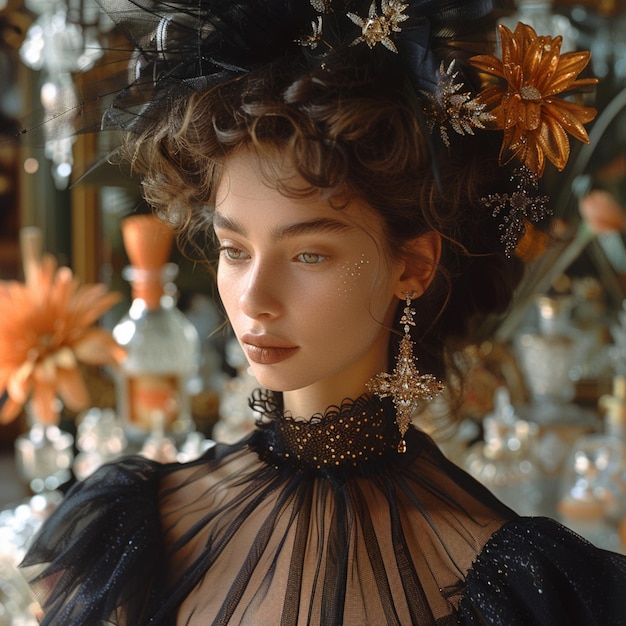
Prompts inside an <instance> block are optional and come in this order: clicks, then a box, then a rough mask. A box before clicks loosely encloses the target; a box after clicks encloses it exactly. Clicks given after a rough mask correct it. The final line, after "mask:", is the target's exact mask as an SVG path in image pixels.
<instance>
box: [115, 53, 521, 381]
mask: <svg viewBox="0 0 626 626" xmlns="http://www.w3.org/2000/svg"><path fill="white" fill-rule="evenodd" d="M361 48H364V47H361ZM361 48H359V49H357V48H355V49H354V50H353V51H352V50H351V51H350V52H349V53H347V54H346V55H344V56H343V57H342V61H341V63H339V62H336V63H334V64H333V65H330V66H325V67H318V68H311V67H309V66H307V65H305V64H304V63H302V62H298V61H294V60H289V59H285V60H281V61H278V62H276V63H274V64H271V65H269V66H267V65H266V66H264V67H263V68H262V69H259V70H258V71H253V72H249V73H246V74H244V75H242V76H240V77H238V78H236V79H234V80H230V81H228V82H225V83H222V84H219V85H216V86H214V87H212V88H209V89H206V90H204V91H202V92H191V93H189V94H185V95H184V96H182V97H179V98H177V99H175V100H174V101H172V102H171V103H169V105H168V109H167V111H166V114H164V115H163V116H162V117H161V119H158V120H155V121H154V123H153V124H152V125H151V127H150V128H149V129H147V130H146V131H144V132H143V133H142V134H141V135H139V136H136V135H129V137H128V140H127V143H126V145H125V157H126V158H127V159H128V160H129V161H130V162H131V164H132V165H133V167H134V168H135V169H136V170H138V171H139V172H140V173H141V174H142V175H143V190H144V196H145V198H146V200H147V202H148V203H149V204H151V205H152V206H153V207H154V208H155V209H156V210H157V211H158V212H159V213H160V214H162V215H164V216H165V217H166V218H167V219H169V220H174V221H176V222H177V223H178V224H179V225H180V226H181V229H182V230H183V231H184V232H185V233H186V235H187V236H188V237H190V238H192V237H193V234H194V233H198V232H205V233H206V232H207V230H209V228H208V226H209V225H210V224H209V222H210V217H211V207H212V204H213V202H214V197H215V191H216V188H217V186H218V184H219V181H220V177H221V172H222V163H223V161H224V159H225V158H226V157H227V156H228V155H229V154H231V153H233V152H234V151H236V150H238V149H239V148H241V147H242V146H249V145H252V146H254V148H255V150H256V151H257V152H258V153H259V154H261V155H263V154H270V153H272V152H274V153H275V151H276V149H279V150H280V151H281V153H282V154H286V155H287V156H288V157H290V159H291V160H292V162H293V163H294V165H295V167H296V170H297V172H298V173H299V174H300V176H301V177H302V178H303V179H304V180H305V181H306V182H307V183H308V184H309V188H308V189H307V190H306V193H309V194H313V193H322V194H325V195H326V196H327V197H329V198H330V199H332V200H334V201H335V202H336V205H337V209H338V210H341V207H342V206H345V204H344V203H345V199H346V198H349V197H350V196H352V197H354V196H358V197H360V198H363V199H365V200H366V201H367V202H368V203H369V205H370V206H371V207H372V208H373V209H374V210H375V211H376V212H377V213H378V214H379V215H380V216H381V217H382V219H383V222H384V224H385V225H386V235H387V242H386V248H387V250H388V251H389V252H390V253H391V254H400V253H403V252H405V250H404V249H403V244H406V243H407V242H409V241H410V240H412V239H414V238H415V237H417V236H419V235H421V234H423V233H425V232H428V231H436V232H438V233H439V234H440V235H441V237H442V240H443V253H442V257H441V260H440V263H439V265H438V268H437V270H438V271H437V276H436V278H435V280H434V281H433V283H432V284H431V286H430V288H429V289H428V290H427V292H426V294H424V296H422V297H421V298H419V299H418V301H416V302H415V303H414V304H415V306H416V309H417V315H418V319H420V321H421V322H422V323H421V324H419V325H418V326H419V327H420V336H417V337H414V339H415V341H416V344H417V353H418V355H419V358H420V363H421V366H422V368H423V370H424V371H429V372H433V373H434V374H435V375H437V376H440V377H445V375H446V369H447V368H446V363H447V361H448V360H447V359H446V358H445V355H446V350H447V348H454V349H458V347H459V346H460V345H462V344H463V343H464V342H473V341H475V340H476V339H477V338H478V337H479V331H480V326H481V321H482V320H484V319H485V317H486V316H488V315H491V314H501V313H503V312H504V311H505V310H506V309H507V306H508V305H509V303H510V300H511V297H512V293H513V290H514V288H515V286H516V284H517V283H518V281H519V278H520V276H521V267H520V264H519V262H517V261H516V260H515V259H509V258H507V257H506V255H505V254H504V253H503V251H502V250H501V246H500V245H499V238H500V231H499V230H498V228H497V223H496V220H494V219H493V217H492V216H491V215H489V212H488V211H487V210H486V209H485V207H484V206H483V204H482V203H481V200H480V199H481V197H483V196H484V195H485V194H486V193H489V192H493V191H496V190H497V189H498V186H499V184H500V181H499V177H500V176H501V175H502V174H501V173H500V169H501V168H499V167H498V165H497V162H496V159H497V154H498V150H497V148H495V149H494V148H491V147H490V148H489V149H486V148H487V146H485V145H484V142H485V140H484V139H482V138H481V139H480V140H479V139H477V138H476V137H459V141H458V142H457V143H456V144H455V146H454V149H452V150H448V149H443V148H436V147H435V146H434V141H433V140H432V138H431V136H430V135H429V133H428V132H427V131H426V132H425V131H424V128H425V124H424V121H423V119H422V117H421V112H420V109H419V107H418V106H417V104H416V99H415V94H414V93H412V92H411V89H410V88H408V87H407V85H406V83H405V80H404V78H403V74H402V72H401V71H400V70H399V69H398V68H397V67H396V66H395V65H394V63H390V62H387V61H386V59H387V58H389V56H390V55H389V53H388V52H387V51H384V53H383V54H380V55H377V54H373V53H374V52H375V51H369V50H368V51H366V53H367V57H366V58H358V57H359V55H360V54H363V52H362V50H361ZM486 155H495V156H493V157H492V156H486ZM267 175H268V177H271V172H269V173H267ZM273 184H276V185H277V186H278V188H279V189H280V191H281V192H282V193H284V194H286V195H294V194H297V195H301V194H302V193H303V191H302V189H298V190H296V189H290V188H288V187H287V186H285V183H284V182H283V181H280V180H274V181H273ZM400 304H402V303H400ZM400 310H401V306H400V307H399V311H400ZM425 320H429V323H424V322H425ZM396 345H397V340H394V341H393V346H392V350H391V354H394V353H395V347H396Z"/></svg>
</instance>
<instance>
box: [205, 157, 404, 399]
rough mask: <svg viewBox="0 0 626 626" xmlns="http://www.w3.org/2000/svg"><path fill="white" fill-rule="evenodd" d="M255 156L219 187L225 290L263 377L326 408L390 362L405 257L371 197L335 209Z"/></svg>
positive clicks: (231, 166) (231, 168) (234, 167)
mask: <svg viewBox="0 0 626 626" xmlns="http://www.w3.org/2000/svg"><path fill="white" fill-rule="evenodd" d="M257 163H258V161H257V157H256V155H255V154H254V153H253V152H251V151H248V150H240V151H239V152H237V153H235V154H234V155H232V156H230V157H229V158H228V159H227V161H226V167H225V171H224V176H223V178H222V180H221V183H220V185H219V187H218V190H217V197H216V213H215V219H214V227H215V232H216V235H217V237H218V239H219V243H220V248H221V250H220V258H219V267H218V275H217V278H218V289H219V293H220V296H221V298H222V301H223V304H224V307H225V309H226V313H227V315H228V317H229V319H230V322H231V324H232V326H233V329H234V332H235V335H236V336H237V339H238V340H239V342H240V344H241V346H242V348H243V350H244V352H245V354H246V356H247V358H248V361H249V363H250V366H251V368H252V372H253V374H254V376H255V377H256V378H257V380H258V381H259V383H260V384H261V385H263V386H264V387H267V388H268V389H272V390H274V391H283V392H286V393H285V406H286V408H289V407H288V398H291V400H292V405H294V406H298V409H301V410H305V408H304V406H303V403H302V402H301V401H300V402H299V401H297V398H299V399H300V400H302V398H306V399H307V401H306V402H304V405H306V404H307V402H308V403H309V404H313V405H316V403H320V404H319V406H317V405H316V406H317V408H311V410H323V409H324V408H326V406H327V405H329V404H333V403H338V402H340V401H341V400H342V399H344V398H345V397H356V396H358V395H360V394H361V393H363V392H364V391H365V388H364V384H365V382H366V381H367V380H368V379H369V378H371V377H372V376H374V375H375V374H376V373H378V372H380V371H383V370H385V369H387V361H388V341H389V330H388V329H389V326H390V324H391V322H392V319H393V314H394V311H395V309H396V307H397V304H398V298H397V297H396V296H395V295H394V290H395V289H396V288H397V280H398V279H399V277H400V275H401V274H402V269H403V263H401V262H397V261H396V262H391V261H390V260H389V258H388V255H386V254H385V253H384V245H383V241H384V239H383V236H382V222H381V220H380V218H379V217H378V216H377V215H376V214H375V213H374V211H373V210H372V209H371V208H369V207H368V206H367V205H366V204H365V203H351V204H349V205H348V206H347V207H346V208H345V209H341V210H336V209H333V208H332V207H331V206H330V204H329V202H328V201H327V200H323V199H320V198H319V197H317V196H315V197H312V198H305V199H293V198H289V197H286V196H285V195H282V194H281V193H280V192H279V191H277V190H276V189H273V188H271V187H269V186H267V183H266V182H265V181H264V180H263V179H262V178H261V177H260V176H259V173H258V165H257ZM280 167H281V170H280V171H281V175H282V173H283V172H284V176H285V177H288V178H289V182H290V184H293V183H294V182H296V183H297V182H300V181H299V179H298V178H297V176H296V175H295V174H294V172H293V171H292V170H291V168H290V167H289V166H288V165H285V164H281V165H280ZM301 183H302V185H303V186H304V185H305V184H304V181H301ZM289 392H297V393H296V394H291V395H289ZM323 403H326V405H324V406H322V404H323Z"/></svg>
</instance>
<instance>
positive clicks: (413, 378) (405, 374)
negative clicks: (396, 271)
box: [366, 291, 443, 453]
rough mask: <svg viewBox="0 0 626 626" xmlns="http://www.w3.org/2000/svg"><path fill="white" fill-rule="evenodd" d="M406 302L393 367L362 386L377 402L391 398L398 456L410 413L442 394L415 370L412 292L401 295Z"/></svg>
mask: <svg viewBox="0 0 626 626" xmlns="http://www.w3.org/2000/svg"><path fill="white" fill-rule="evenodd" d="M403 295H404V297H405V299H406V305H405V307H404V311H403V315H402V317H401V318H400V325H401V326H403V330H404V336H403V337H402V340H401V341H400V349H399V351H398V355H397V357H396V367H395V368H394V370H393V372H392V373H388V372H382V373H380V374H377V375H376V376H374V378H372V379H371V380H369V381H368V382H367V383H366V387H367V390H368V391H369V392H370V393H374V394H376V395H377V396H379V397H380V398H387V397H391V398H392V399H393V404H394V407H395V409H396V424H397V426H398V430H399V431H400V443H399V444H398V452H400V453H404V452H406V440H405V439H404V436H405V435H406V432H407V430H408V429H409V425H410V423H411V417H412V415H413V412H414V411H415V409H416V408H417V406H418V404H419V403H420V402H421V401H422V400H431V399H432V398H433V397H434V396H436V395H437V394H438V393H440V392H441V391H442V390H443V383H442V382H441V381H439V380H437V379H436V378H435V377H434V376H433V375H432V374H420V372H419V370H418V369H417V365H416V363H417V357H416V356H415V355H414V354H413V346H414V343H413V340H412V339H411V333H410V329H411V326H415V320H414V319H413V316H414V315H415V309H413V308H411V300H412V299H413V298H415V296H416V293H415V291H405V292H404V293H403Z"/></svg>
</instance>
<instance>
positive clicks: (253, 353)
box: [241, 335, 299, 365]
mask: <svg viewBox="0 0 626 626" xmlns="http://www.w3.org/2000/svg"><path fill="white" fill-rule="evenodd" d="M241 343H242V345H243V349H244V350H245V352H246V354H247V355H248V358H249V359H250V361H252V362H253V363H259V364H261V365H272V364H274V363H280V362H281V361H284V360H285V359H288V358H289V357H290V356H291V355H292V354H294V353H295V352H297V351H298V350H299V348H298V347H297V346H289V345H281V344H283V342H282V341H280V340H277V339H272V338H271V337H267V336H262V335H259V336H251V335H248V336H246V335H244V336H243V337H242V338H241Z"/></svg>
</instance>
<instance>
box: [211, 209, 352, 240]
mask: <svg viewBox="0 0 626 626" xmlns="http://www.w3.org/2000/svg"><path fill="white" fill-rule="evenodd" d="M213 227H214V228H221V229H224V230H229V231H231V232H233V233H236V234H238V235H241V236H243V237H245V236H247V234H248V233H247V229H246V228H245V226H244V225H243V224H242V223H241V222H239V221H238V220H235V219H233V218H231V217H229V216H227V215H224V214H223V213H219V212H217V211H216V212H215V214H214V215H213ZM353 228H354V226H352V225H351V224H349V223H347V222H342V221H339V220H335V219H331V218H328V217H323V218H316V219H312V220H306V221H303V222H294V223H293V224H286V225H284V226H278V227H277V228H274V229H272V231H271V233H270V235H271V237H272V239H273V240H274V241H279V240H281V239H285V238H288V237H297V236H299V235H308V234H314V233H331V232H333V233H341V232H346V231H349V230H352V229H353Z"/></svg>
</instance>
